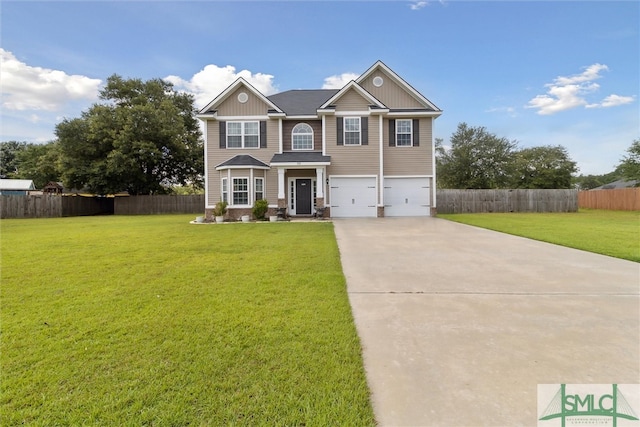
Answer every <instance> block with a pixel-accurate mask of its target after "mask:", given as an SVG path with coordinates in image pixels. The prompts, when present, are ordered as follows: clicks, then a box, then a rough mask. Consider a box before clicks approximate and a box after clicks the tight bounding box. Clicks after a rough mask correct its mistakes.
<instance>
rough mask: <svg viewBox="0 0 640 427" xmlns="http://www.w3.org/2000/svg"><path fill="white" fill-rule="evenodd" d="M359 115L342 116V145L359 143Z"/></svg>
mask: <svg viewBox="0 0 640 427" xmlns="http://www.w3.org/2000/svg"><path fill="white" fill-rule="evenodd" d="M360 141H361V139H360V117H345V118H344V145H360Z"/></svg>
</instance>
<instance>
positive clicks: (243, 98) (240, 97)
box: [238, 92, 249, 104]
mask: <svg viewBox="0 0 640 427" xmlns="http://www.w3.org/2000/svg"><path fill="white" fill-rule="evenodd" d="M248 100H249V95H247V93H246V92H240V93H239V94H238V102H240V103H241V104H244V103H245V102H247V101H248Z"/></svg>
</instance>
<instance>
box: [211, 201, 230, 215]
mask: <svg viewBox="0 0 640 427" xmlns="http://www.w3.org/2000/svg"><path fill="white" fill-rule="evenodd" d="M226 213H227V202H218V203H216V207H215V208H213V215H214V216H224V214H226Z"/></svg>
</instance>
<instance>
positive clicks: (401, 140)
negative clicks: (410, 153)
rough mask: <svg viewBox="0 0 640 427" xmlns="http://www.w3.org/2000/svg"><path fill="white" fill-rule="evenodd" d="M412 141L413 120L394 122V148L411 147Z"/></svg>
mask: <svg viewBox="0 0 640 427" xmlns="http://www.w3.org/2000/svg"><path fill="white" fill-rule="evenodd" d="M412 141H413V120H410V119H409V120H405V119H402V120H400V119H398V120H396V147H411V146H412V145H413V144H412Z"/></svg>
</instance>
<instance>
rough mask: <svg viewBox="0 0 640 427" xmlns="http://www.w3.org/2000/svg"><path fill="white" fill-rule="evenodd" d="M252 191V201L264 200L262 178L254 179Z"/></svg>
mask: <svg viewBox="0 0 640 427" xmlns="http://www.w3.org/2000/svg"><path fill="white" fill-rule="evenodd" d="M253 189H254V192H255V199H254V200H261V199H264V178H256V179H255V184H254V187H253Z"/></svg>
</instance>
